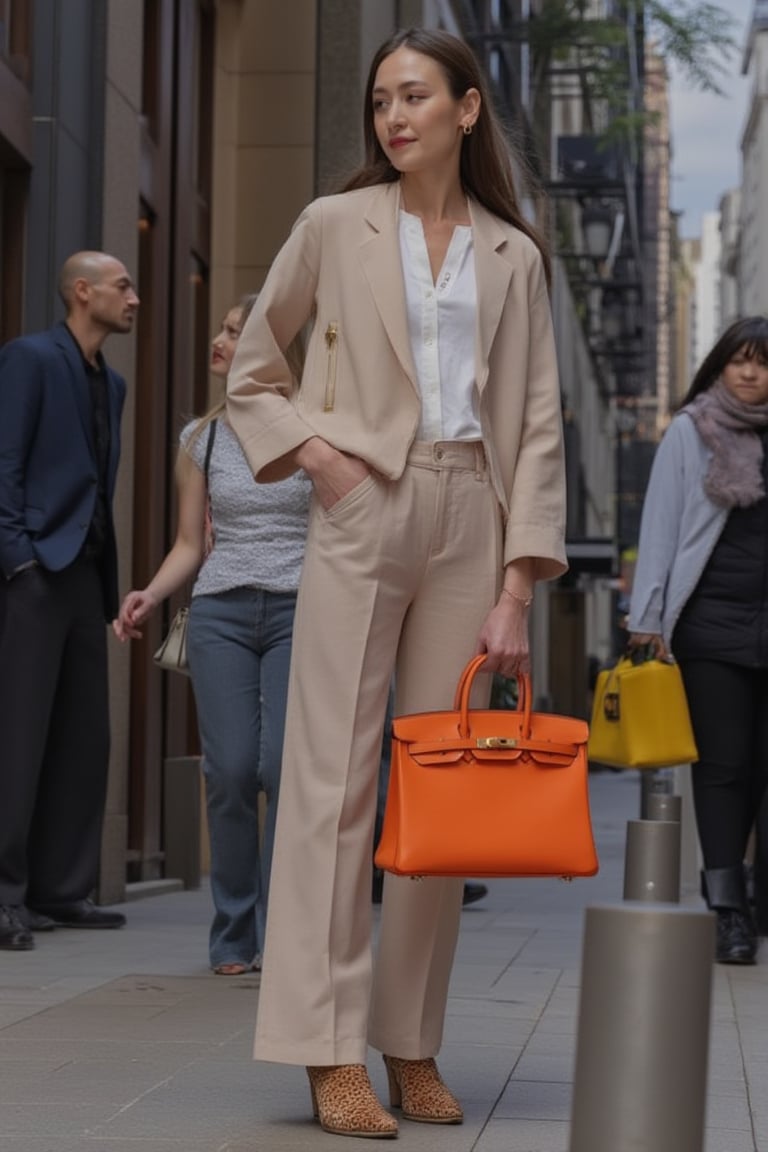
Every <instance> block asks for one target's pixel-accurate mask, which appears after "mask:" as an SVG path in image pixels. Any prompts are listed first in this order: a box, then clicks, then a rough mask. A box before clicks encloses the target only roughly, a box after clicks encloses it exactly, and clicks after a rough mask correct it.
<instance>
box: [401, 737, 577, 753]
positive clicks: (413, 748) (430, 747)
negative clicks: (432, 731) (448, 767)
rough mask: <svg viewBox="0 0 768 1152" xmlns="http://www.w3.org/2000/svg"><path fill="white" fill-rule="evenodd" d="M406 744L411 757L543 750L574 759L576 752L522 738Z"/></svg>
mask: <svg viewBox="0 0 768 1152" xmlns="http://www.w3.org/2000/svg"><path fill="white" fill-rule="evenodd" d="M407 743H408V751H409V753H410V754H411V755H412V756H426V755H429V754H430V753H432V752H459V751H467V752H477V751H478V750H482V751H493V750H499V751H501V752H525V751H526V750H527V749H532V750H533V751H534V752H541V751H542V750H545V751H547V752H552V753H553V754H554V755H556V756H570V757H575V756H576V754H577V752H578V747H577V745H576V744H556V743H554V742H553V741H550V740H547V741H546V742H545V743H544V744H543V743H542V741H541V740H526V739H525V738H524V737H522V736H473V737H472V738H471V739H469V740H462V739H461V738H459V739H458V740H454V739H449V740H430V741H419V742H418V743H416V742H414V743H410V742H407Z"/></svg>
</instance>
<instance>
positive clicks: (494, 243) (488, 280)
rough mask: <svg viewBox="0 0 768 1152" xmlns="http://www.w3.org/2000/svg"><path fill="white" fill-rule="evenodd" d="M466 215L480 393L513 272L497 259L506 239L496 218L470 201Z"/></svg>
mask: <svg viewBox="0 0 768 1152" xmlns="http://www.w3.org/2000/svg"><path fill="white" fill-rule="evenodd" d="M469 214H470V218H471V220H472V243H473V247H474V252H475V280H476V284H477V329H476V347H475V356H476V360H477V387H478V390H479V391H480V392H482V391H483V389H484V388H485V385H486V383H487V381H488V358H489V356H490V354H491V346H492V344H493V340H494V337H495V335H496V330H497V328H498V327H499V323H500V321H501V314H502V312H503V311H504V304H505V302H506V298H507V292H508V290H509V283H510V280H511V279H512V273H513V268H512V265H511V264H510V263H509V261H508V260H505V259H504V258H503V257H502V256H501V255H500V252H501V250H502V249H503V248H504V246H505V245H506V243H507V237H506V235H505V233H504V229H503V228H502V227H501V225H500V224H499V222H498V220H497V219H496V217H495V216H493V215H492V214H491V213H490V212H488V211H487V209H485V208H483V206H482V205H481V204H478V202H477V201H476V200H472V199H470V201H469Z"/></svg>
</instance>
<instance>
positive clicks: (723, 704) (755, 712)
mask: <svg viewBox="0 0 768 1152" xmlns="http://www.w3.org/2000/svg"><path fill="white" fill-rule="evenodd" d="M680 670H681V672H682V674H683V680H684V683H685V690H686V694H687V696H688V707H689V709H690V713H691V723H692V724H693V731H694V735H695V737H696V746H697V748H698V751H699V760H698V763H696V764H694V765H693V770H692V778H693V800H694V806H695V809H696V824H697V827H698V832H699V841H700V843H701V850H702V855H703V857H704V867H705V868H730V867H735V866H741V863H742V861H743V860H744V854H745V851H746V847H747V840H748V839H749V833H750V830H751V829H752V826H753V825H755V826H756V829H757V833H758V841H759V842H760V844H761V846H762V849H761V850H762V851H765V849H766V848H768V827H763V828H761V824H765V821H766V815H768V812H767V811H766V809H767V807H768V806H767V803H766V783H767V782H768V670H766V669H751V668H740V667H738V666H737V665H735V664H725V663H721V662H720V661H715V660H681V661H680ZM761 871H762V869H761V867H760V863H759V861H758V868H757V873H758V883H759V884H760V886H761V887H765V883H764V882H763V878H762V877H761ZM765 882H768V876H766V877H765Z"/></svg>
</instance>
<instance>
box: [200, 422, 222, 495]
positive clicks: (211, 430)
mask: <svg viewBox="0 0 768 1152" xmlns="http://www.w3.org/2000/svg"><path fill="white" fill-rule="evenodd" d="M218 422H219V421H218V420H211V422H210V424H209V425H208V441H207V443H206V445H205V460H204V461H203V475H204V476H205V486H206V488H207V487H208V473H209V472H210V470H211V453H212V452H213V442H214V440H215V439H216V425H217V424H218Z"/></svg>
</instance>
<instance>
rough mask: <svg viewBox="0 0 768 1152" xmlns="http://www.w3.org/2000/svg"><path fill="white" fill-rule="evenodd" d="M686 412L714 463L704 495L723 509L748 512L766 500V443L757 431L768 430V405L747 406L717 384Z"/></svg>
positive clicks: (709, 470) (709, 472)
mask: <svg viewBox="0 0 768 1152" xmlns="http://www.w3.org/2000/svg"><path fill="white" fill-rule="evenodd" d="M684 411H685V412H687V413H688V415H689V416H690V417H691V419H692V420H693V422H694V424H695V425H696V430H697V431H698V433H699V435H700V436H701V438H702V440H703V441H704V443H705V444H706V445H707V447H708V448H711V449H712V459H711V460H710V463H709V468H708V469H707V474H706V476H705V477H704V491H705V492H706V494H707V496H709V498H710V500H712V501H713V502H714V503H715V504H719V505H720V507H721V508H746V507H747V506H748V505H750V504H755V503H757V501H758V500H760V499H762V497H763V496H765V483H764V480H763V441H762V438H761V437H760V436H759V435H758V432H757V430H758V429H761V428H766V427H768V404H745V403H744V402H743V400H738V399H737V398H736V397H735V396H733V395H731V393H730V392H729V391H728V390H727V388H726V387H725V385H724V384H723V382H722V380H716V381H715V383H714V384H713V385H712V387H711V388H708V389H707V391H706V392H700V393H699V395H698V396H696V397H695V399H693V400H692V401H691V403H690V404H687V405H686V406H685V408H684Z"/></svg>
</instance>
